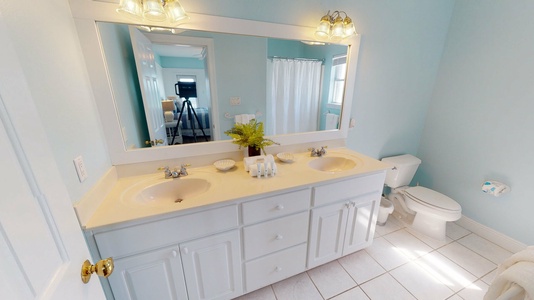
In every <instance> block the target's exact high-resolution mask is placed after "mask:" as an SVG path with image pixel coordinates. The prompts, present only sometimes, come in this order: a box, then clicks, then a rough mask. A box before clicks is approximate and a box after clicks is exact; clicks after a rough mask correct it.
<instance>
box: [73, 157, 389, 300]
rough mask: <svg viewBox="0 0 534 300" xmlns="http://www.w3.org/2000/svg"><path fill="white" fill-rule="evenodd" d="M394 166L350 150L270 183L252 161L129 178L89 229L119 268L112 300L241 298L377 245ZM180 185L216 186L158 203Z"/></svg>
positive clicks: (309, 160)
mask: <svg viewBox="0 0 534 300" xmlns="http://www.w3.org/2000/svg"><path fill="white" fill-rule="evenodd" d="M340 160H349V161H351V162H354V164H352V165H348V167H346V169H344V168H345V167H343V166H341V167H340V165H339V161H340ZM386 168H387V165H386V164H384V163H382V162H380V161H377V160H375V159H372V158H369V157H366V156H363V155H361V154H358V153H356V152H353V151H351V150H348V149H344V148H340V149H333V150H331V151H329V152H328V154H327V155H326V156H325V157H310V155H309V153H300V154H296V155H295V161H294V162H293V163H288V164H286V163H281V162H278V174H277V175H276V176H274V177H267V178H255V177H251V176H250V175H249V174H248V173H247V172H246V171H245V170H244V166H243V164H242V162H238V163H237V164H236V167H235V168H233V169H231V170H229V171H227V172H220V171H217V170H215V168H214V167H213V166H205V167H199V168H189V169H188V172H189V175H188V176H186V177H182V178H177V179H164V175H163V172H160V173H155V174H148V175H142V176H133V177H127V178H120V179H119V180H118V181H117V183H116V184H115V186H114V187H113V190H112V191H111V192H110V193H109V194H108V195H107V196H106V198H105V199H104V201H103V202H102V204H101V205H100V206H99V207H98V209H97V210H96V212H95V213H94V215H93V216H92V217H91V218H90V220H89V221H88V222H87V223H86V224H83V225H84V229H85V233H86V237H87V240H88V244H89V245H90V248H91V250H92V253H93V255H94V259H95V260H98V259H101V258H107V257H113V259H114V260H115V271H114V273H113V274H112V275H111V276H110V277H109V278H108V279H102V282H103V285H104V287H105V290H106V292H107V294H108V297H109V298H112V297H115V299H232V298H235V297H238V296H240V295H242V294H245V293H248V292H251V291H254V290H256V289H259V288H261V287H264V286H267V285H269V284H272V283H274V282H277V281H280V280H283V279H285V278H288V277H290V276H293V275H296V274H298V273H301V272H303V271H306V270H308V269H311V268H314V267H316V266H319V265H321V264H324V263H327V262H329V261H332V260H335V259H337V258H339V257H341V256H344V255H347V254H349V253H353V252H355V251H358V250H360V249H362V248H365V247H367V246H369V245H370V244H371V242H372V240H373V235H374V231H375V224H376V218H377V213H378V207H379V202H380V198H381V193H382V188H383V184H384V179H385V170H386ZM180 181H183V182H185V183H186V184H187V183H190V184H191V185H192V186H194V185H196V184H197V183H198V182H201V181H205V182H207V183H208V186H207V188H206V186H204V185H199V187H193V188H191V191H189V190H188V191H187V193H189V194H187V193H186V194H184V195H185V196H183V199H182V201H181V202H178V203H175V202H174V201H172V200H171V201H169V200H163V201H158V200H162V199H164V198H165V196H166V193H167V191H169V189H168V187H166V188H165V190H164V189H158V188H159V187H163V186H168V185H172V184H173V183H174V182H176V183H177V184H178V183H179V182H180ZM184 186H187V185H184ZM155 187H156V188H155ZM186 189H187V188H186ZM193 189H200V190H201V192H198V191H197V193H195V192H194V191H193ZM171 190H172V189H171ZM147 193H148V194H147ZM188 195H191V196H188ZM180 197H182V196H180ZM147 199H148V200H147Z"/></svg>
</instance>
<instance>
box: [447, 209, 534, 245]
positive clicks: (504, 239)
mask: <svg viewBox="0 0 534 300" xmlns="http://www.w3.org/2000/svg"><path fill="white" fill-rule="evenodd" d="M455 223H456V224H458V225H460V226H462V227H464V228H465V229H467V230H469V231H471V232H473V233H476V234H478V235H479V236H481V237H483V238H485V239H487V240H488V241H490V242H492V243H494V244H496V245H498V246H500V247H502V248H504V249H506V250H508V251H510V252H513V253H516V252H519V251H521V250H523V249H525V248H526V247H527V245H525V244H523V243H521V242H519V241H517V240H514V239H513V238H511V237H509V236H507V235H505V234H502V233H500V232H498V231H496V230H495V229H492V228H489V227H488V226H485V225H482V224H480V223H478V222H476V221H474V220H473V219H470V218H468V217H466V216H463V215H462V217H461V218H460V220H458V221H456V222H455Z"/></svg>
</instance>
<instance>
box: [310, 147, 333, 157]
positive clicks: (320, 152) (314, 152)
mask: <svg viewBox="0 0 534 300" xmlns="http://www.w3.org/2000/svg"><path fill="white" fill-rule="evenodd" d="M326 148H328V147H327V146H322V147H321V149H319V148H317V149H316V148H309V149H308V150H309V151H311V153H310V155H311V156H317V157H321V156H323V155H325V154H326V150H325V149H326Z"/></svg>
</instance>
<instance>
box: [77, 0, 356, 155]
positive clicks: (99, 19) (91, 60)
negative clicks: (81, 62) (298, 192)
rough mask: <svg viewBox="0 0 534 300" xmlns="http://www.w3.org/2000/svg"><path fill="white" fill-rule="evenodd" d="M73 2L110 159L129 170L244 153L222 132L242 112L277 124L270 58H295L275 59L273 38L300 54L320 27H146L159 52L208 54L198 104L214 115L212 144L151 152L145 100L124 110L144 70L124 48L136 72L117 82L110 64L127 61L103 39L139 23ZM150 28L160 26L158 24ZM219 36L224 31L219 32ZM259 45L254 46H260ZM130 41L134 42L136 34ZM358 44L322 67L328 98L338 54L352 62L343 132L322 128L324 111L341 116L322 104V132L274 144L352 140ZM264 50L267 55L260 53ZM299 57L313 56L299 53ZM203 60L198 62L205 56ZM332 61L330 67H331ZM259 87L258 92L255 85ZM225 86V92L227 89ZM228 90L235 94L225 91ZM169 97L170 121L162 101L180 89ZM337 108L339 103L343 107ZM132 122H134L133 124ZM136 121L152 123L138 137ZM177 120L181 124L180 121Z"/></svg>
mask: <svg viewBox="0 0 534 300" xmlns="http://www.w3.org/2000/svg"><path fill="white" fill-rule="evenodd" d="M72 3H80V5H81V3H84V5H83V6H76V5H75V6H74V7H73V10H72V11H73V16H74V21H75V24H76V28H77V31H78V36H79V38H80V42H81V50H82V52H83V55H84V58H85V61H86V65H87V70H88V75H89V79H90V81H91V85H92V87H93V93H94V96H95V101H96V105H97V109H98V112H99V115H100V118H101V121H102V126H103V130H104V135H105V137H106V143H107V146H108V149H109V154H110V158H111V162H112V163H113V164H114V165H124V164H131V163H137V162H148V161H156V160H170V159H177V158H184V159H185V158H187V157H194V156H199V155H209V154H220V153H228V152H232V153H233V152H234V151H236V150H237V149H238V147H237V145H234V144H232V143H231V142H230V141H229V140H228V139H227V137H226V135H224V134H223V132H224V130H225V128H230V126H232V124H233V123H234V122H235V121H236V115H237V116H239V115H254V116H255V117H257V118H258V119H259V120H260V121H263V122H265V123H266V124H268V123H269V122H270V120H269V118H270V115H275V116H276V115H278V110H274V109H273V107H272V106H271V105H270V104H267V91H268V90H269V88H270V87H268V86H267V84H268V81H267V77H268V76H267V68H268V65H269V64H270V63H271V61H272V60H271V59H270V56H282V57H294V56H292V55H290V54H288V53H286V52H284V53H280V54H269V52H268V51H269V47H268V45H269V44H270V43H269V41H272V42H273V43H272V44H276V43H282V42H283V43H289V42H291V43H293V44H294V45H298V47H297V46H295V47H293V48H291V49H297V48H303V47H308V46H307V45H306V44H303V43H302V42H301V41H313V40H314V37H313V32H314V28H312V27H300V26H293V25H285V24H274V23H265V22H258V21H252V20H243V19H233V18H225V17H217V16H208V15H200V14H191V20H189V21H188V22H187V23H184V24H182V25H180V26H179V28H176V29H177V31H178V34H162V33H154V32H151V33H149V34H148V33H147V32H143V31H142V30H141V31H140V32H141V34H143V35H144V36H146V37H147V39H149V40H151V39H152V40H157V39H159V40H158V41H157V42H152V41H151V42H152V43H153V48H154V49H156V50H155V51H158V50H157V48H158V47H159V45H157V44H166V45H173V44H174V45H189V46H190V45H200V46H201V48H202V49H203V50H202V51H203V53H202V52H201V53H200V54H199V53H197V56H200V57H202V56H205V61H203V62H202V64H203V65H204V66H205V67H206V66H207V71H205V72H206V73H205V74H207V75H206V78H205V80H204V79H199V78H200V77H197V82H198V80H202V81H205V82H206V85H205V87H204V89H205V92H206V95H205V96H206V97H209V99H208V98H205V99H200V98H201V97H202V95H201V93H202V89H203V88H202V87H200V86H196V87H197V103H196V107H204V106H205V108H206V109H207V111H208V112H209V118H210V119H209V121H210V132H209V138H208V140H209V142H205V139H202V138H201V137H203V136H200V137H199V136H197V138H198V142H197V143H184V144H180V145H179V146H168V147H167V146H163V147H144V144H143V143H144V139H145V138H146V136H147V131H148V124H147V123H148V122H147V121H148V120H147V117H146V114H144V110H145V108H144V102H143V100H141V99H139V98H138V100H140V101H137V102H136V104H135V105H132V104H131V103H130V104H129V105H126V106H125V105H123V104H125V103H127V102H129V101H131V100H132V98H133V95H136V96H137V97H139V92H138V91H139V90H140V89H141V84H140V83H139V76H138V77H137V78H135V76H132V75H131V74H128V76H126V73H133V72H137V66H135V67H134V65H135V58H134V56H133V54H127V53H121V52H120V50H119V51H118V52H116V53H115V55H118V56H122V57H123V58H122V59H123V60H129V61H130V63H131V64H130V65H129V68H130V69H129V71H128V72H126V71H125V70H120V71H119V73H120V72H124V73H125V74H123V75H122V76H123V77H122V79H121V80H119V81H118V82H115V81H114V80H113V77H115V75H116V74H113V71H111V70H112V68H111V65H110V63H111V64H116V63H119V61H120V59H116V58H112V57H108V53H106V51H105V50H104V44H105V43H106V42H105V38H103V36H104V33H103V31H102V30H101V27H102V25H103V24H105V23H108V24H107V25H109V26H112V25H114V24H111V23H117V24H119V23H120V24H128V23H129V24H132V23H135V22H132V21H131V20H126V19H124V18H123V17H121V16H120V15H119V14H117V13H116V12H115V9H116V7H115V5H114V4H113V3H105V2H94V1H91V2H85V1H78V0H76V1H74V0H73V2H72ZM134 25H135V26H134V28H138V27H137V26H140V25H147V24H141V23H136V24H134ZM148 25H152V26H154V25H155V24H148ZM104 26H105V25H104ZM123 26H125V27H124V28H128V34H129V30H130V27H129V26H127V25H123ZM137 30H139V29H137ZM215 33H217V35H216V34H215ZM169 37H174V38H178V37H179V38H181V39H185V40H188V39H189V40H188V41H186V42H184V41H183V40H181V41H179V42H176V41H173V42H169V41H168V38H169ZM241 38H248V39H250V40H251V42H243V41H238V39H241ZM112 39H113V40H114V41H115V42H116V43H117V42H118V41H119V40H120V38H119V37H118V36H116V37H113V38H112ZM191 39H194V40H195V41H194V42H191ZM219 39H222V40H223V42H226V44H224V45H225V46H220V47H219V42H218V40H219ZM198 41H200V42H198ZM252 41H255V42H256V43H254V42H252ZM129 42H130V43H131V36H130V41H129ZM359 42H360V37H359V36H354V37H351V38H349V39H345V40H342V41H341V42H339V45H337V46H336V47H338V49H341V48H342V49H343V51H337V50H332V53H330V54H329V55H331V56H328V57H325V58H324V62H322V63H321V66H322V68H323V73H322V78H321V84H320V87H319V89H320V90H321V93H326V90H327V89H326V88H325V87H323V86H324V84H325V83H324V82H325V81H327V82H329V84H330V83H331V80H330V77H332V74H331V70H332V63H333V61H334V59H335V58H334V56H335V55H338V54H340V53H346V60H345V59H343V58H340V60H341V61H344V62H345V64H346V73H345V72H341V71H340V72H341V73H343V74H346V76H345V80H344V83H342V81H339V82H340V83H339V84H338V87H339V86H341V87H343V89H342V90H343V93H337V95H342V97H341V99H343V103H342V105H341V108H342V109H341V110H340V111H339V112H338V113H339V114H340V116H339V119H338V125H337V126H335V125H334V126H335V127H337V128H338V129H332V130H322V129H325V128H326V127H321V126H326V125H324V124H325V121H326V114H325V113H328V112H329V110H330V113H332V114H334V115H335V114H336V110H335V109H336V106H335V105H330V106H328V104H327V107H326V111H325V110H324V107H321V110H318V112H317V114H318V115H319V116H318V118H317V119H318V122H317V123H318V125H316V126H317V127H315V128H316V129H315V130H312V131H310V130H302V131H298V130H295V131H293V132H294V133H289V132H288V133H277V132H276V131H268V135H269V137H270V138H273V139H275V140H276V141H277V142H279V143H280V144H281V145H282V146H292V145H300V144H303V143H308V144H309V143H321V144H322V143H323V142H324V143H325V144H328V141H341V140H343V139H345V138H346V137H347V132H348V129H349V119H350V111H351V105H352V98H353V92H354V79H355V74H356V65H357V57H358V49H359ZM199 43H200V44H199ZM210 43H211V44H210ZM154 44H155V46H154ZM255 44H257V45H255ZM205 45H207V46H205ZM210 45H211V47H210ZM221 45H222V44H221ZM253 45H255V46H257V47H259V45H263V47H262V49H263V50H261V51H260V50H258V49H259V48H254V49H250V50H247V49H249V47H252V46H253ZM175 47H177V46H175ZM309 47H311V48H312V49H320V47H318V46H313V47H312V46H309ZM183 48H185V47H183ZM225 52H230V53H231V52H238V53H241V56H239V57H237V58H233V59H230V58H225V56H224V55H225ZM260 52H261V56H260V55H259V54H258V53H260ZM162 56H167V54H165V55H163V54H162V55H160V57H159V58H157V59H161V57H162ZM248 56H258V57H260V59H259V60H258V64H261V68H260V67H255V66H253V65H249V64H248V63H247V64H245V63H244V59H245V58H246V57H248ZM124 57H127V58H124ZM297 58H307V57H306V56H304V57H302V56H299V57H297ZM155 59H156V58H155ZM164 60H165V59H164ZM196 60H197V63H198V57H197V58H196ZM132 62H133V64H132ZM121 63H124V66H126V63H125V62H121ZM327 64H329V65H328V66H327ZM212 65H213V66H212ZM210 66H211V67H210ZM340 69H341V68H340ZM327 72H330V73H327ZM327 74H329V75H327ZM199 76H200V75H199ZM172 77H173V79H174V78H176V79H177V78H178V77H177V75H176V74H173V75H172ZM177 80H178V79H177ZM232 81H237V82H240V83H241V85H237V87H230V84H229V82H232ZM259 82H261V83H262V85H261V87H256V86H255V84H256V83H259ZM176 83H177V82H175V83H174V84H172V83H170V84H169V86H172V87H173V88H174V85H175V84H176ZM118 85H123V88H122V92H121V89H116V88H115V87H116V86H118ZM126 85H128V86H129V87H131V86H133V87H134V89H129V88H126V87H124V86H126ZM253 85H254V88H251V87H252V86H253ZM221 86H222V87H223V89H221V88H220V87H221ZM157 88H158V87H157V86H156V87H154V89H157ZM224 88H228V89H227V90H224ZM245 88H246V89H245ZM337 90H338V91H339V90H341V89H339V88H338V89H337ZM329 91H330V90H329ZM168 94H169V92H168V91H167V89H165V87H164V88H163V92H160V93H159V94H158V97H159V99H158V101H159V104H160V105H161V108H160V109H161V110H160V111H159V113H158V114H157V115H158V117H159V118H163V120H164V116H165V113H163V103H161V98H168V96H171V97H172V96H174V95H175V94H176V92H174V95H172V94H173V93H172V89H171V95H168ZM208 94H209V95H208ZM338 97H339V96H338ZM141 98H142V97H141ZM177 98H178V97H177ZM321 101H322V100H321ZM123 102H124V103H123ZM192 102H193V101H192ZM263 102H264V103H263ZM232 103H233V104H235V103H239V105H232ZM178 106H180V105H177V106H176V105H175V107H178ZM321 106H323V104H321ZM180 107H181V106H180ZM337 107H340V106H339V105H337ZM162 113H163V114H162ZM133 116H137V117H133ZM127 118H131V119H130V120H128V119H127ZM173 118H174V117H173ZM176 118H178V117H176ZM309 119H313V118H309ZM322 119H325V120H322ZM186 120H187V119H186ZM288 120H289V118H288ZM182 121H183V120H182ZM129 122H131V123H135V124H136V125H133V126H132V127H131V128H137V127H139V128H141V127H142V126H143V125H142V124H143V122H144V123H145V124H146V125H144V126H145V129H143V130H144V133H142V134H138V133H137V132H136V130H137V129H134V130H132V131H130V127H129V126H131V125H129ZM176 122H178V121H176ZM176 122H175V123H174V124H176ZM334 124H335V122H334ZM186 125H187V124H186ZM171 127H172V126H171ZM329 128H330V127H329ZM143 130H141V131H143ZM268 130H269V129H268ZM184 136H185V135H184ZM149 138H150V137H149ZM134 139H138V140H139V145H132V144H133V142H132V141H133V140H134ZM125 140H126V143H125ZM150 140H151V141H153V139H152V138H150ZM158 146H159V144H158ZM143 147H144V148H143ZM267 150H268V149H267ZM272 151H279V150H272ZM268 152H269V151H268Z"/></svg>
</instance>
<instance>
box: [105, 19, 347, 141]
mask: <svg viewBox="0 0 534 300" xmlns="http://www.w3.org/2000/svg"><path fill="white" fill-rule="evenodd" d="M97 24H98V29H99V34H100V38H101V43H102V49H103V50H104V55H105V60H106V64H107V70H108V76H109V78H110V83H111V86H112V90H113V96H114V101H115V107H116V109H117V115H118V117H119V122H120V124H121V129H122V134H123V140H124V145H125V148H126V149H136V148H142V147H146V144H145V141H147V140H152V138H151V136H152V133H151V129H150V126H148V125H147V119H148V118H147V111H146V105H145V104H144V102H145V101H146V100H145V99H144V97H143V95H142V92H141V91H140V90H141V88H140V86H141V85H140V82H139V76H138V70H137V68H136V61H135V57H134V54H133V51H132V45H131V40H130V38H129V33H128V26H127V25H121V24H112V23H104V22H97ZM141 32H142V31H141ZM144 34H145V35H147V34H146V33H144ZM151 34H152V35H155V34H154V33H151ZM157 35H158V36H159V37H160V40H161V39H162V37H164V36H165V37H168V41H166V42H157V43H156V42H153V45H152V49H153V51H154V56H155V64H156V66H157V68H158V70H159V71H158V72H156V73H157V74H159V75H158V76H160V78H159V79H158V83H157V85H158V93H159V94H158V97H159V98H160V100H172V101H175V107H176V109H175V110H173V113H174V115H175V117H174V120H173V122H165V123H166V133H167V141H168V144H173V143H174V144H182V143H186V142H188V141H191V140H192V139H191V137H192V135H193V132H194V131H192V130H191V128H190V126H189V128H186V127H187V124H188V123H189V120H188V119H185V121H186V122H184V119H183V118H182V122H178V121H177V119H178V117H179V116H178V114H179V113H180V109H181V106H182V104H183V99H181V97H180V95H177V93H176V91H175V84H176V83H177V82H178V81H179V80H181V79H185V78H194V80H195V82H196V83H197V91H198V97H194V98H193V97H192V98H190V99H189V100H190V101H191V104H192V107H193V108H194V109H195V110H196V112H197V113H198V112H200V113H203V115H202V117H203V119H202V117H201V116H199V119H201V120H205V122H204V123H203V124H200V125H203V126H205V128H203V129H205V130H206V132H207V135H208V136H209V140H210V141H211V140H219V139H228V137H227V136H226V135H224V134H223V132H224V131H225V130H227V129H229V128H231V126H232V125H233V123H234V117H235V116H236V115H240V114H254V115H255V117H256V118H257V119H258V120H259V121H262V122H265V123H266V124H267V125H268V124H270V123H272V122H274V121H273V120H274V119H273V118H272V117H273V116H274V115H278V114H279V113H278V112H277V111H276V110H273V109H272V107H271V106H270V105H269V104H267V103H268V100H267V99H269V97H270V96H269V95H272V88H273V86H274V85H273V82H272V78H271V77H270V75H272V74H271V73H268V71H269V68H270V64H271V63H272V59H271V58H272V57H275V56H277V57H284V58H290V59H295V58H301V59H303V60H302V61H307V60H317V61H321V66H320V72H319V78H320V79H319V80H318V81H315V82H313V83H311V84H310V85H308V87H306V88H304V89H302V88H298V87H293V88H294V89H295V91H294V93H293V95H291V96H289V98H288V99H289V100H288V101H290V102H292V103H293V102H297V101H296V100H295V99H299V101H300V98H299V97H300V96H298V95H302V94H306V93H308V92H310V91H311V90H317V91H316V94H317V95H318V96H316V98H314V99H315V100H314V101H317V103H316V105H315V106H316V108H315V109H314V111H313V112H311V111H310V110H306V109H302V108H300V107H293V110H294V112H293V115H290V116H289V117H287V118H286V119H290V120H293V121H294V122H297V123H299V124H300V123H301V122H302V120H309V119H313V121H314V122H313V124H311V125H310V126H308V127H301V128H296V129H294V130H291V131H286V132H284V131H272V132H268V134H284V133H294V132H309V131H320V130H325V129H335V128H337V127H336V126H337V124H334V126H333V127H332V125H329V126H327V123H328V122H327V121H328V120H327V116H328V115H336V116H338V117H337V122H338V121H339V115H340V113H341V102H342V98H343V95H344V76H345V72H346V71H345V67H343V68H342V67H341V66H338V65H334V62H335V58H336V57H345V62H346V55H347V46H346V45H324V46H310V45H306V44H304V43H301V42H300V41H292V40H282V39H272V38H264V37H253V36H242V35H235V34H223V33H213V32H202V31H192V30H188V31H184V32H181V33H179V34H178V35H171V34H169V35H167V34H163V33H161V34H157ZM148 36H150V34H148ZM173 37H174V38H177V37H190V38H193V37H196V38H201V39H210V40H211V41H212V43H211V44H210V45H209V46H206V45H202V44H201V45H195V44H194V43H190V44H184V43H178V42H174V41H173ZM177 45H179V46H177ZM206 47H213V48H214V49H213V50H214V57H213V59H212V61H210V58H209V57H206V52H207V49H206ZM169 48H171V49H172V48H174V49H177V48H183V49H188V48H191V49H196V52H195V54H194V57H189V58H185V57H183V56H182V57H180V58H178V56H179V55H178V54H169V52H165V53H164V54H163V52H160V51H164V50H163V49H167V50H168V49H169ZM191 49H190V50H191ZM167 50H165V51H167ZM176 52H178V51H176ZM209 68H212V69H213V70H210V69H209ZM209 71H213V73H211V74H213V75H212V77H213V78H210V75H209V74H210V72H209ZM285 83H287V82H286V81H284V84H285ZM278 88H279V89H280V88H285V86H278ZM174 97H176V98H174ZM232 99H233V100H235V99H239V104H237V105H236V103H235V101H232ZM333 99H336V100H335V101H333ZM288 104H291V103H288ZM333 104H334V105H335V106H334V107H332V105H333ZM159 109H160V111H159V112H158V113H159V114H160V115H161V116H164V111H163V109H162V108H159ZM282 110H289V108H288V107H285V108H284V107H283V108H282ZM162 120H164V118H163V117H162ZM202 122H203V121H200V123H202ZM176 124H178V126H176ZM195 125H196V129H197V130H198V125H199V124H195ZM188 130H189V132H188ZM175 132H177V138H175V141H174V142H172V139H171V138H170V136H171V135H173V134H174V133H175ZM197 133H198V134H197V140H196V141H197V142H204V141H205V139H204V138H198V136H201V137H202V134H201V133H199V132H197ZM193 141H194V139H193Z"/></svg>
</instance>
